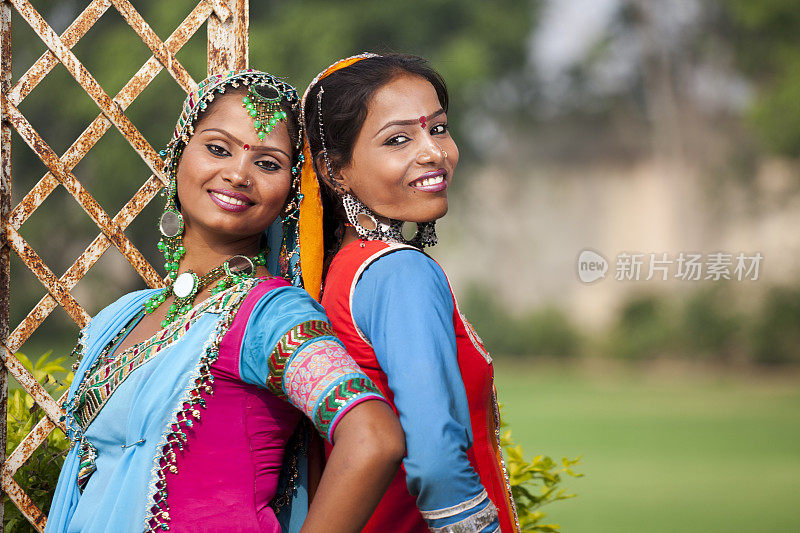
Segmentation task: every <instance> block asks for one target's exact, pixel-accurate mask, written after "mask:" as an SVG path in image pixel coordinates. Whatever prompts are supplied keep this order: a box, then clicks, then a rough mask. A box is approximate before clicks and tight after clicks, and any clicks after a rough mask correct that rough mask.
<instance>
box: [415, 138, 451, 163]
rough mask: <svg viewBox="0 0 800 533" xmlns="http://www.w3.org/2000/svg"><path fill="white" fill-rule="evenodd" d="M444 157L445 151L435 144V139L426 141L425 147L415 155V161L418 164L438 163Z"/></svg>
mask: <svg viewBox="0 0 800 533" xmlns="http://www.w3.org/2000/svg"><path fill="white" fill-rule="evenodd" d="M445 157H447V156H446V155H445V151H444V150H443V149H442V147H441V146H440V145H439V143H438V142H436V140H435V139H432V138H429V139H427V142H426V143H425V146H423V147H422V149H421V150H420V151H419V153H418V154H417V161H419V162H420V163H431V162H434V163H438V162H440V161H442V160H443V159H444V158H445Z"/></svg>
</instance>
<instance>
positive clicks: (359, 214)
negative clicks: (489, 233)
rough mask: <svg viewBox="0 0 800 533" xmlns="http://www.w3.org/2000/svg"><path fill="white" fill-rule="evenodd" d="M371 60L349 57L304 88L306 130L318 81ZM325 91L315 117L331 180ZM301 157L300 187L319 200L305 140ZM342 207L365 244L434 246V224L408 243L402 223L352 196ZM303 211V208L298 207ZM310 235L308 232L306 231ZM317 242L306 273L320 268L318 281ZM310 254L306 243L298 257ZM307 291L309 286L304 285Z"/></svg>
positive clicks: (319, 97)
mask: <svg viewBox="0 0 800 533" xmlns="http://www.w3.org/2000/svg"><path fill="white" fill-rule="evenodd" d="M373 57H381V56H380V55H378V54H372V53H363V54H359V55H355V56H352V57H348V58H346V59H341V60H339V61H337V62H335V63H333V64H332V65H331V66H329V67H328V68H326V69H325V70H323V71H322V72H320V73H319V74H318V75H317V77H316V78H314V79H313V80H312V82H311V83H310V84H309V86H308V87H307V88H306V90H305V92H304V93H303V98H302V99H301V102H300V111H301V121H302V123H303V124H304V125H305V126H306V127H309V128H310V127H312V125H311V124H308V123H307V118H306V116H305V109H306V100H307V98H308V95H309V93H310V92H311V90H312V89H313V88H314V86H316V85H317V83H319V81H320V80H322V79H324V78H326V77H327V76H329V75H331V74H333V73H334V72H336V71H338V70H341V69H343V68H346V67H349V66H350V65H352V64H354V63H357V62H359V61H361V60H362V59H368V58H373ZM324 92H325V91H324V90H323V88H322V87H320V90H319V91H318V92H317V115H318V117H319V123H318V125H317V127H318V128H319V134H320V141H321V143H322V157H323V160H324V162H325V168H326V170H327V171H328V174H329V175H330V176H333V168H332V166H331V162H330V157H329V156H328V149H327V147H326V145H325V130H324V128H325V126H324V124H323V118H322V99H323V95H324ZM425 120H426V119H425V117H421V118H420V124H421V125H422V127H423V128H424V127H425ZM303 154H304V155H305V162H304V163H303V171H302V178H301V181H302V184H303V185H302V186H306V183H307V182H308V183H309V185H308V188H311V185H310V182H312V181H313V182H314V183H315V184H317V189H316V197H317V198H319V185H318V176H317V174H316V172H315V170H314V164H313V161H312V157H311V149H310V146H309V143H308V139H306V140H305V141H304V143H303ZM341 198H342V206H343V207H344V211H345V214H346V215H347V219H348V221H349V222H350V224H352V225H353V227H354V228H355V230H356V232H357V233H358V234H359V236H360V237H361V238H362V239H365V240H377V239H380V240H386V241H391V242H398V243H403V244H411V245H412V246H417V247H419V248H422V247H425V246H433V245H435V244H436V242H437V237H436V231H435V223H436V222H435V221H432V222H424V223H420V224H417V228H416V232H415V234H414V236H413V237H411V238H410V239H407V238H406V237H405V236H404V235H403V233H404V232H403V226H404V222H403V221H402V220H394V219H390V220H389V223H388V224H387V223H383V222H381V221H380V220H378V218H377V217H376V216H375V213H373V212H372V211H371V210H370V209H369V208H368V207H367V206H366V205H364V204H363V203H362V202H361V201H360V200H359V199H358V198H356V197H355V196H353V195H352V194H349V193H347V194H344V195H342V197H341ZM318 209H319V213H320V214H319V228H318V229H315V231H318V234H319V235H322V200H321V199H320V200H319V204H318ZM301 211H302V206H301ZM309 231H310V230H309ZM300 235H301V239H302V235H303V228H302V226H301V229H300ZM319 240H320V242H319V245H318V247H315V248H314V252H315V253H318V254H319V255H318V257H313V258H309V261H307V262H306V263H305V264H306V265H307V267H306V271H308V268H309V266H310V265H311V264H314V265H315V266H316V265H319V269H320V277H321V270H322V256H323V253H324V252H323V244H322V237H320V239H319ZM310 252H311V250H309V249H306V247H305V243H304V246H303V250H302V251H301V254H302V255H303V257H305V255H306V254H307V253H310ZM306 288H308V284H307V285H306ZM311 294H312V296H315V293H311Z"/></svg>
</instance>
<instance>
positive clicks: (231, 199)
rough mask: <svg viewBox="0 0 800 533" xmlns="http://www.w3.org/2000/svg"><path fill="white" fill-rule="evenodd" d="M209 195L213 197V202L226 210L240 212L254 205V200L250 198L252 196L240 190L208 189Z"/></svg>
mask: <svg viewBox="0 0 800 533" xmlns="http://www.w3.org/2000/svg"><path fill="white" fill-rule="evenodd" d="M208 196H209V197H211V201H212V202H214V203H215V204H217V205H218V206H220V207H221V208H222V209H224V210H225V211H232V212H234V213H240V212H242V211H244V210H246V209H250V207H252V206H253V202H252V201H251V200H250V198H248V197H247V196H245V195H244V194H241V193H238V192H233V191H225V190H213V191H208Z"/></svg>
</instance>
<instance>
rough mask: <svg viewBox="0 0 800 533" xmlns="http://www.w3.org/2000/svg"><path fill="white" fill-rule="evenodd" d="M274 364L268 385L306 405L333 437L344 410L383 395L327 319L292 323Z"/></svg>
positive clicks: (321, 428) (274, 355)
mask: <svg viewBox="0 0 800 533" xmlns="http://www.w3.org/2000/svg"><path fill="white" fill-rule="evenodd" d="M269 365H270V377H269V378H268V381H267V386H268V387H269V389H270V390H271V391H273V392H275V393H276V394H278V395H279V396H281V397H284V398H286V399H288V400H289V402H291V403H292V405H294V406H295V407H297V408H298V409H300V410H301V411H303V412H304V413H305V414H306V416H308V417H309V418H310V419H311V420H312V421H313V422H314V425H315V426H316V428H317V431H319V432H320V433H321V434H322V436H324V437H325V438H326V439H328V440H329V441H330V440H332V437H333V431H334V429H335V427H336V424H337V422H338V421H339V419H340V418H341V416H342V415H343V414H344V413H345V412H347V411H348V410H350V409H351V408H352V407H353V406H355V405H357V404H358V403H361V402H362V401H364V400H369V399H381V400H383V399H384V398H383V396H381V394H380V392H379V391H378V389H377V387H375V385H374V384H373V383H372V381H371V380H370V379H369V378H368V377H367V376H366V375H365V374H364V373H363V372H362V371H361V369H360V368H359V367H358V365H357V364H356V362H355V361H353V358H352V357H350V355H348V354H347V352H346V351H345V349H344V347H343V346H342V344H341V343H340V342H339V340H338V339H336V338H335V337H333V331H332V330H331V329H330V325H328V324H327V323H326V322H322V321H318V320H317V321H309V322H304V323H302V324H300V325H298V326H296V327H294V328H292V329H291V330H290V331H289V332H288V333H287V334H286V335H284V337H283V339H281V342H279V343H278V346H276V348H275V350H274V351H273V353H272V356H271V357H270V361H269ZM277 391H280V392H277ZM384 401H385V400H384Z"/></svg>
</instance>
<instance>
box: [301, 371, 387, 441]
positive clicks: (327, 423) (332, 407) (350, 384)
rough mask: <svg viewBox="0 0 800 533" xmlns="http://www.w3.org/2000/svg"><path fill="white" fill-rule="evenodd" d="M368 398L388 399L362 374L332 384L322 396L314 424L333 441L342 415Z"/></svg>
mask: <svg viewBox="0 0 800 533" xmlns="http://www.w3.org/2000/svg"><path fill="white" fill-rule="evenodd" d="M366 400H382V401H384V402H385V401H386V399H385V398H384V397H383V396H382V395H381V393H380V392H379V391H378V388H377V387H376V386H375V384H374V383H372V380H371V379H369V378H368V377H367V376H365V375H363V374H361V375H356V376H352V377H348V378H347V379H344V380H341V381H339V382H338V384H335V385H332V386H331V387H330V388H329V389H328V390H327V391H326V392H325V393H324V394H323V395H322V397H321V398H320V401H319V404H318V407H317V412H316V414H315V415H314V418H313V420H314V425H315V426H316V428H317V431H319V432H320V433H321V434H322V435H323V436H324V437H325V438H326V439H328V441H329V442H333V432H334V431H335V430H336V424H338V423H339V420H341V418H342V416H343V415H344V414H345V413H346V412H347V411H349V410H350V409H352V408H353V407H355V406H356V405H358V404H360V403H361V402H363V401H366Z"/></svg>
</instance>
